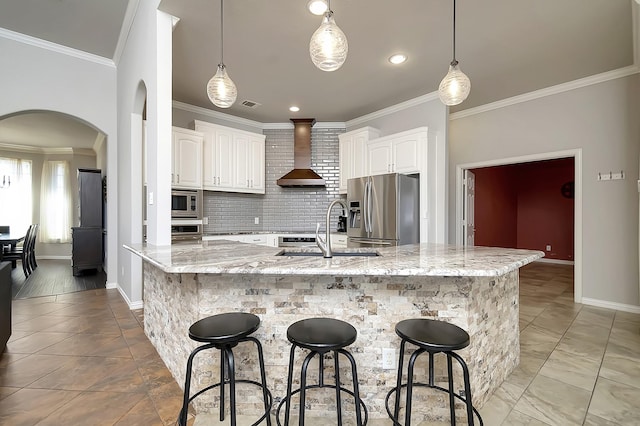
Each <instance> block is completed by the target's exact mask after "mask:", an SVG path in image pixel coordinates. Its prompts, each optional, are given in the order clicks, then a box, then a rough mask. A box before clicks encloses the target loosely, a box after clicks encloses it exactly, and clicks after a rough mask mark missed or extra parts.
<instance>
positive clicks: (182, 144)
mask: <svg viewBox="0 0 640 426" xmlns="http://www.w3.org/2000/svg"><path fill="white" fill-rule="evenodd" d="M173 152H174V179H173V181H174V186H175V187H179V188H202V136H198V135H194V134H191V133H186V132H184V133H183V132H181V131H179V130H174V132H173Z"/></svg>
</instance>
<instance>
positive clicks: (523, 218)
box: [472, 158, 574, 260]
mask: <svg viewBox="0 0 640 426" xmlns="http://www.w3.org/2000/svg"><path fill="white" fill-rule="evenodd" d="M472 171H473V173H475V175H476V191H475V194H476V196H475V206H474V207H475V228H476V233H475V243H476V245H479V246H493V247H511V248H524V249H534V250H542V251H544V252H545V257H547V258H550V259H559V260H573V253H574V247H573V237H574V235H573V234H574V232H573V231H574V199H573V198H566V197H564V196H563V195H562V191H561V188H562V185H563V184H564V183H566V182H573V178H574V160H573V158H564V159H558V160H548V161H536V162H532V163H523V164H516V165H508V166H498V167H489V168H482V169H474V170H472ZM547 245H550V246H551V250H550V251H547V250H546V246H547Z"/></svg>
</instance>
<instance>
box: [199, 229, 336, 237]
mask: <svg viewBox="0 0 640 426" xmlns="http://www.w3.org/2000/svg"><path fill="white" fill-rule="evenodd" d="M331 233H332V234H340V235H347V233H346V232H338V231H331ZM254 234H255V235H273V234H278V235H298V234H302V235H307V234H308V235H316V231H315V230H312V231H233V232H205V233H204V234H202V235H203V236H204V237H219V236H222V235H254ZM320 235H322V236H324V232H322V233H321V234H320Z"/></svg>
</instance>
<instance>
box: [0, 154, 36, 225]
mask: <svg viewBox="0 0 640 426" xmlns="http://www.w3.org/2000/svg"><path fill="white" fill-rule="evenodd" d="M32 208H33V200H32V186H31V161H30V160H21V159H19V158H3V157H0V225H3V226H10V227H11V232H12V233H13V232H15V233H18V234H19V233H23V234H26V233H27V229H28V228H29V225H31V222H32V215H33V210H32Z"/></svg>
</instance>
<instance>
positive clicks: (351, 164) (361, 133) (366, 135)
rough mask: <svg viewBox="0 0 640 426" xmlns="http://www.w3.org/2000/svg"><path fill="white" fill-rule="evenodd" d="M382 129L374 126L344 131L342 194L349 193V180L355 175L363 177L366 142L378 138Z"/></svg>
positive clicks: (341, 142) (342, 144)
mask: <svg viewBox="0 0 640 426" xmlns="http://www.w3.org/2000/svg"><path fill="white" fill-rule="evenodd" d="M379 136H380V131H379V130H377V129H374V128H373V127H364V128H362V129H357V130H353V131H350V132H345V133H342V134H341V135H339V136H338V139H339V140H340V144H339V150H340V188H339V191H340V193H341V194H346V193H347V181H348V180H349V179H351V178H354V177H362V176H365V175H366V174H367V171H366V155H365V153H366V144H367V142H368V141H369V140H371V139H377V138H378V137H379Z"/></svg>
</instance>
